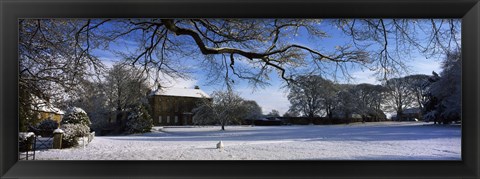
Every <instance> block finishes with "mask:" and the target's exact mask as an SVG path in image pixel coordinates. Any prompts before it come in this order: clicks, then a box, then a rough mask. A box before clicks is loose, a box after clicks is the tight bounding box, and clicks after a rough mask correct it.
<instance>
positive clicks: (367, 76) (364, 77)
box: [351, 70, 379, 84]
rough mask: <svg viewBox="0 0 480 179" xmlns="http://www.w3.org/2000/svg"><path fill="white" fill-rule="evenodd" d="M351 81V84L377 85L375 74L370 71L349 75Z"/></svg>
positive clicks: (360, 71)
mask: <svg viewBox="0 0 480 179" xmlns="http://www.w3.org/2000/svg"><path fill="white" fill-rule="evenodd" d="M351 75H352V77H353V78H354V79H353V83H355V84H360V83H370V84H379V81H377V79H376V78H375V72H374V71H370V70H363V71H362V70H359V71H355V72H353V73H351Z"/></svg>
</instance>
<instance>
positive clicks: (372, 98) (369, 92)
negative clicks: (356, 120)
mask: <svg viewBox="0 0 480 179" xmlns="http://www.w3.org/2000/svg"><path fill="white" fill-rule="evenodd" d="M385 92H386V89H385V88H384V87H382V86H381V85H373V84H368V83H362V84H358V85H355V86H353V89H351V90H350V93H352V94H353V96H352V97H353V98H352V99H351V100H352V102H353V103H354V104H355V109H354V111H355V112H356V113H357V114H360V115H361V116H362V118H363V119H366V118H379V117H382V116H383V115H384V114H383V112H382V104H383V103H384V93H385Z"/></svg>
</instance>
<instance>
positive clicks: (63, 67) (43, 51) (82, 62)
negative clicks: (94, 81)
mask: <svg viewBox="0 0 480 179" xmlns="http://www.w3.org/2000/svg"><path fill="white" fill-rule="evenodd" d="M98 25H99V24H98V23H90V24H89V25H88V27H87V26H85V24H84V23H83V22H78V21H73V20H63V19H55V20H53V19H20V20H19V68H20V69H19V70H20V72H19V79H18V82H19V89H20V93H21V94H22V95H19V110H20V111H21V112H20V116H19V119H20V123H21V127H20V128H21V130H25V129H26V127H25V126H29V125H34V123H32V122H31V121H32V118H34V116H35V115H32V113H34V112H35V111H36V110H37V109H35V106H37V104H35V103H36V101H38V100H35V98H39V99H41V100H44V101H46V102H47V103H53V104H56V105H57V106H61V104H62V103H60V102H61V101H63V100H65V99H67V98H68V97H71V96H68V93H69V92H71V91H74V90H75V89H76V88H78V85H77V84H78V83H79V82H80V81H81V80H83V79H85V78H91V77H93V76H94V75H95V74H96V72H99V71H100V70H101V69H102V68H103V65H102V63H101V62H100V61H99V60H98V59H97V58H96V57H94V56H93V55H92V54H91V51H90V50H88V49H85V48H86V47H88V48H94V47H95V45H94V44H89V43H82V42H83V41H85V40H87V41H88V38H90V37H89V36H85V35H86V34H85V33H79V32H80V31H82V29H89V31H90V30H93V29H95V28H96V27H98ZM87 33H88V32H87ZM32 107H33V108H32ZM61 107H65V106H61ZM29 121H30V122H29Z"/></svg>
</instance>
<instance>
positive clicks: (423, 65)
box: [408, 58, 442, 75]
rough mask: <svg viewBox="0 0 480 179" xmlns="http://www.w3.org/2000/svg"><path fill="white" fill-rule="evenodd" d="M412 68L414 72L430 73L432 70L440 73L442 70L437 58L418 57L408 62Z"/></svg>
mask: <svg viewBox="0 0 480 179" xmlns="http://www.w3.org/2000/svg"><path fill="white" fill-rule="evenodd" d="M408 65H409V66H410V67H411V68H412V73H414V74H426V75H431V74H432V71H435V72H437V73H440V72H441V71H442V67H441V63H440V62H439V60H434V59H425V58H418V59H417V60H414V61H412V62H410V63H409V64H408Z"/></svg>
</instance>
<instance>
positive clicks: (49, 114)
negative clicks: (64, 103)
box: [38, 111, 62, 124]
mask: <svg viewBox="0 0 480 179" xmlns="http://www.w3.org/2000/svg"><path fill="white" fill-rule="evenodd" d="M38 117H39V119H40V121H43V120H46V119H49V118H50V119H52V120H54V121H56V122H58V123H59V124H60V121H62V115H60V114H57V113H53V112H43V111H40V112H38Z"/></svg>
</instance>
